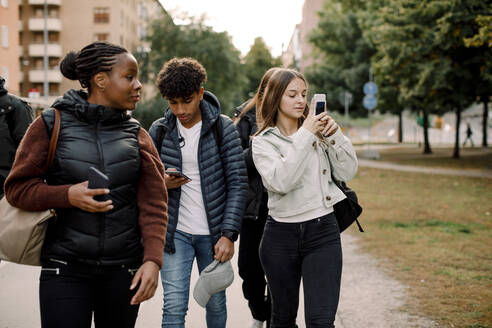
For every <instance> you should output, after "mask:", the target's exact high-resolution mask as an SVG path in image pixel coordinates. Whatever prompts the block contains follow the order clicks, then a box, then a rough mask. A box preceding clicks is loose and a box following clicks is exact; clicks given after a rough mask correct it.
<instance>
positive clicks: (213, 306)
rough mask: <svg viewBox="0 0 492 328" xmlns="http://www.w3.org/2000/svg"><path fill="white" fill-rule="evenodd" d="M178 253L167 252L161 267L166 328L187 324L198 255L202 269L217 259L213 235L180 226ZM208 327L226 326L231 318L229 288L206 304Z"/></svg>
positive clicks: (220, 327)
mask: <svg viewBox="0 0 492 328" xmlns="http://www.w3.org/2000/svg"><path fill="white" fill-rule="evenodd" d="M174 245H175V247H176V252H175V253H174V254H169V253H166V252H165V253H164V258H163V265H162V269H161V279H162V287H163V289H164V308H163V313H162V327H163V328H184V325H185V316H186V312H187V311H188V300H189V295H190V278H191V269H192V267H193V260H194V259H195V257H196V260H197V264H198V271H199V272H202V270H203V269H205V268H206V267H207V265H209V264H210V263H212V261H213V260H214V258H213V257H214V253H213V246H214V245H213V243H212V236H210V235H191V234H189V233H185V232H182V231H178V230H176V232H175V234H174ZM206 319H207V327H208V328H225V326H226V320H227V308H226V294H225V290H224V291H222V292H219V293H217V294H214V295H212V297H211V298H210V301H209V302H208V304H207V306H206Z"/></svg>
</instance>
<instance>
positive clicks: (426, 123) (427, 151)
mask: <svg viewBox="0 0 492 328" xmlns="http://www.w3.org/2000/svg"><path fill="white" fill-rule="evenodd" d="M422 115H423V119H424V154H432V150H431V147H430V143H429V115H428V114H427V109H425V108H424V109H422Z"/></svg>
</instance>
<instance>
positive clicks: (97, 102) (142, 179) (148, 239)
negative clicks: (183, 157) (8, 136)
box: [5, 42, 167, 328]
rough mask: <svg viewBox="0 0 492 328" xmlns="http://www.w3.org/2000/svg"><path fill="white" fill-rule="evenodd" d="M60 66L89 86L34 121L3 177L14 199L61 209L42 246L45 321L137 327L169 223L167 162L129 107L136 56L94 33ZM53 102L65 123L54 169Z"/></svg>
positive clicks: (35, 207)
mask: <svg viewBox="0 0 492 328" xmlns="http://www.w3.org/2000/svg"><path fill="white" fill-rule="evenodd" d="M60 66H61V72H62V74H63V75H64V76H65V77H67V78H69V79H71V80H79V81H80V84H81V85H82V87H84V88H86V89H87V91H83V90H78V91H76V90H69V91H68V92H66V93H65V95H64V96H63V98H60V99H58V100H56V101H55V103H54V104H53V108H51V109H48V110H45V111H44V112H43V113H42V115H41V116H40V117H38V119H36V120H35V121H34V122H33V124H32V125H31V126H30V128H29V129H28V131H27V133H26V135H25V137H24V139H23V140H22V142H21V144H20V147H19V150H18V152H17V154H16V159H15V162H14V165H13V168H12V171H11V174H10V175H9V177H8V178H7V181H6V183H5V194H6V197H7V200H8V201H9V202H10V203H11V204H12V205H14V206H16V207H19V208H22V209H24V210H31V211H39V210H46V209H55V211H56V214H57V217H56V219H55V220H52V221H50V223H49V227H48V231H47V234H46V238H45V242H44V245H43V249H42V253H41V263H42V268H41V276H40V284H39V301H40V308H41V326H42V327H50V328H52V327H80V328H89V327H90V326H91V321H92V316H93V315H94V322H95V326H96V327H119V328H120V327H134V325H135V321H136V318H137V313H138V309H139V304H140V303H141V302H143V301H145V300H147V299H149V298H151V297H152V296H153V295H154V292H155V289H156V287H157V283H158V278H159V269H160V267H161V266H162V255H163V250H164V242H165V233H166V227H167V214H166V213H167V190H166V185H165V182H164V168H163V165H162V163H161V161H160V159H159V155H158V154H157V151H156V149H155V147H154V145H153V143H152V140H151V139H150V137H149V135H148V134H147V132H146V131H145V130H144V129H142V128H140V125H139V123H138V122H137V121H136V120H134V119H132V118H131V116H130V115H129V114H128V111H129V110H133V109H135V107H136V103H137V101H138V100H139V94H140V90H141V88H142V86H141V84H140V82H139V81H138V79H137V74H138V65H137V61H136V60H135V58H134V57H133V56H132V55H131V54H130V53H128V52H127V51H126V50H125V49H124V48H121V47H119V46H116V45H112V44H109V43H105V42H94V43H91V44H89V45H87V46H86V47H84V48H83V49H82V50H81V51H80V52H77V53H74V52H70V53H69V54H67V56H66V57H65V58H64V59H63V61H62V63H61V65H60ZM55 108H56V110H58V111H59V113H60V123H61V124H60V126H61V127H60V134H59V138H58V144H57V148H56V153H55V159H54V163H53V165H52V167H51V169H50V170H48V168H47V165H46V164H45V163H46V157H47V152H48V146H49V139H50V135H51V131H52V129H53V123H54V117H55ZM91 166H93V167H96V168H97V169H99V170H100V171H102V172H103V173H105V174H106V175H107V176H108V178H109V187H108V189H89V188H88V181H87V180H88V171H89V168H90V167H91ZM94 196H99V197H104V200H102V201H98V200H95V199H94ZM97 199H99V198H97Z"/></svg>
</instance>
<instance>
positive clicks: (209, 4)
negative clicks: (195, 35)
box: [159, 0, 304, 56]
mask: <svg viewBox="0 0 492 328" xmlns="http://www.w3.org/2000/svg"><path fill="white" fill-rule="evenodd" d="M159 1H160V2H161V3H162V5H163V6H164V8H165V9H166V10H167V11H168V12H169V13H170V14H171V16H173V18H174V17H175V15H176V13H179V12H187V13H188V14H190V15H192V16H200V15H202V14H203V13H205V14H206V16H207V17H208V19H207V20H206V23H207V25H210V26H212V27H213V28H214V30H215V31H217V32H222V31H227V32H228V33H229V35H231V36H232V42H233V44H234V45H235V46H236V48H238V49H239V50H240V51H241V53H242V54H243V55H245V54H246V53H247V52H248V51H249V48H250V47H251V45H252V44H253V41H254V39H255V38H256V37H258V36H261V37H263V39H264V40H265V42H266V44H267V45H268V46H269V47H270V49H271V51H272V54H273V55H274V56H279V55H280V54H281V53H282V43H283V44H284V49H285V48H286V47H287V45H288V43H289V41H290V37H291V36H292V33H293V32H294V28H295V26H296V24H298V23H300V21H301V17H302V5H303V3H304V0H249V1H248V0H246V1H245V0H242V1H238V0H201V1H199V0H159ZM176 22H177V23H179V20H176Z"/></svg>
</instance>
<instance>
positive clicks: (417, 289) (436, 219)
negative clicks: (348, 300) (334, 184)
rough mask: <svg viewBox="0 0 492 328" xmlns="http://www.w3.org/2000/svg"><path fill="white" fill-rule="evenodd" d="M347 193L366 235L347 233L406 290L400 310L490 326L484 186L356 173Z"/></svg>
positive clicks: (490, 235) (489, 227) (488, 195)
mask: <svg viewBox="0 0 492 328" xmlns="http://www.w3.org/2000/svg"><path fill="white" fill-rule="evenodd" d="M349 186H350V187H351V188H353V189H354V190H356V191H357V194H358V196H359V200H360V202H361V204H362V206H363V207H364V212H363V214H362V217H361V220H360V221H361V224H362V226H363V227H364V229H365V230H366V232H365V233H362V234H361V233H359V232H358V230H357V229H356V227H355V226H352V227H350V228H349V230H350V232H349V233H354V234H357V235H358V236H359V237H361V238H360V242H361V245H362V247H363V248H364V249H365V250H366V251H367V252H369V253H371V254H373V255H375V256H376V257H377V258H380V259H382V261H381V263H382V265H383V267H384V268H385V269H386V270H388V272H389V273H390V275H392V276H394V277H396V278H397V279H399V280H400V281H402V282H403V283H404V284H406V285H407V286H409V287H410V290H409V293H410V295H411V296H412V297H413V299H414V300H415V302H413V303H411V304H408V305H407V307H406V308H405V309H404V310H407V311H409V312H412V313H417V314H419V313H420V314H424V315H426V316H428V317H430V318H432V319H434V320H435V321H436V322H438V323H439V324H440V325H441V326H444V327H466V328H484V327H492V179H480V178H467V177H451V176H445V175H431V174H418V173H409V172H397V171H390V170H379V169H371V168H359V173H358V175H357V177H356V178H355V179H354V180H352V181H351V182H350V183H349ZM361 283H363V282H361Z"/></svg>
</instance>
